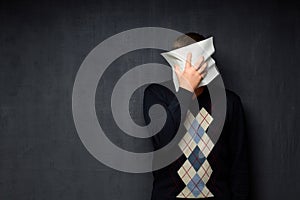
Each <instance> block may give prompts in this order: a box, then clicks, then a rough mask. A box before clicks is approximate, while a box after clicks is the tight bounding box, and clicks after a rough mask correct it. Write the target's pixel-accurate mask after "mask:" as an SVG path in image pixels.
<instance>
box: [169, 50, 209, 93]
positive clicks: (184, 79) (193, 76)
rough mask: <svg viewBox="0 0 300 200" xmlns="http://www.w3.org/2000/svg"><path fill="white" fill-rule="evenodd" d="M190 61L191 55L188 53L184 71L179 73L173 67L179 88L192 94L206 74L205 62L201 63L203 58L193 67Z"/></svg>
mask: <svg viewBox="0 0 300 200" xmlns="http://www.w3.org/2000/svg"><path fill="white" fill-rule="evenodd" d="M191 61H192V53H188V54H187V58H186V63H185V68H184V70H183V71H182V72H181V71H180V68H179V67H178V66H177V65H175V73H176V75H177V78H178V81H179V87H182V88H185V89H187V90H189V91H191V92H194V90H195V89H196V88H197V87H198V85H199V84H200V82H201V81H202V79H203V78H204V77H205V75H206V73H207V72H206V71H205V69H206V67H207V62H203V61H204V57H203V56H201V57H200V58H199V60H198V61H197V62H196V63H195V66H193V65H192V63H191Z"/></svg>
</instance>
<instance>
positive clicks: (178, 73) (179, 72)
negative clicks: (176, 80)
mask: <svg viewBox="0 0 300 200" xmlns="http://www.w3.org/2000/svg"><path fill="white" fill-rule="evenodd" d="M174 68H175V73H176V75H177V77H179V76H180V74H181V71H180V68H179V66H178V65H174Z"/></svg>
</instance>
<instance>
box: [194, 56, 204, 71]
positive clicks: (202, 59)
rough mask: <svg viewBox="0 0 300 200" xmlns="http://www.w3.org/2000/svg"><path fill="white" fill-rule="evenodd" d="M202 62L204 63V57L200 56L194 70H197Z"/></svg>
mask: <svg viewBox="0 0 300 200" xmlns="http://www.w3.org/2000/svg"><path fill="white" fill-rule="evenodd" d="M203 61H204V56H200V58H199V60H197V62H196V63H195V68H196V70H199V68H200V67H201V65H202V64H203Z"/></svg>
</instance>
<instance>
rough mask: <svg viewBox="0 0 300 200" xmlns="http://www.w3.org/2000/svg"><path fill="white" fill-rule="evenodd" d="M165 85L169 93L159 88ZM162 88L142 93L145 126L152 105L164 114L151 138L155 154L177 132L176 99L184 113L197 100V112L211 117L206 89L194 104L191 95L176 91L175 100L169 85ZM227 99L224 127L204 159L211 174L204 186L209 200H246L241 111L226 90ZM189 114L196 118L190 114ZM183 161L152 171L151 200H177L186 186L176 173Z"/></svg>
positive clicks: (152, 87)
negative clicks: (210, 195) (160, 108)
mask: <svg viewBox="0 0 300 200" xmlns="http://www.w3.org/2000/svg"><path fill="white" fill-rule="evenodd" d="M164 84H166V85H168V88H171V90H169V89H168V88H167V87H164V86H162V85H164ZM164 84H162V85H160V84H150V85H149V86H148V87H147V88H146V89H145V92H144V104H143V111H144V118H145V122H146V124H148V123H149V122H150V118H149V116H148V110H149V108H150V107H151V106H152V105H153V104H160V105H162V106H163V107H164V108H165V110H166V112H167V121H166V123H165V125H164V127H163V128H162V129H161V131H159V132H158V133H157V134H156V135H154V136H153V137H152V142H153V147H154V150H157V149H160V148H162V147H163V146H165V145H166V144H168V143H169V142H170V141H171V140H172V139H173V137H174V135H175V134H176V132H177V130H178V128H180V127H179V124H180V116H181V115H180V113H181V111H180V105H181V104H179V101H178V99H177V98H181V101H180V102H184V105H185V104H187V106H186V107H185V108H183V110H184V112H186V111H187V109H188V108H189V105H190V104H191V102H192V101H196V100H197V101H198V103H199V108H200V109H201V108H202V107H204V108H205V109H206V110H207V112H208V113H210V114H211V100H210V96H209V91H208V88H207V87H206V86H205V87H204V91H203V92H202V94H201V95H199V96H198V97H197V98H195V99H194V100H193V99H192V92H190V91H188V90H185V89H183V88H179V91H178V93H177V98H176V96H175V95H174V93H175V92H174V86H173V87H172V86H170V84H172V83H171V82H166V83H164ZM226 98H227V112H226V120H225V123H224V127H223V130H222V133H221V135H220V137H219V139H218V141H217V143H216V144H215V146H214V148H213V149H212V151H211V152H210V154H209V155H208V157H207V160H208V162H209V164H210V166H211V168H212V170H213V172H212V174H211V177H210V179H209V181H208V182H207V183H206V186H207V188H208V189H209V190H210V191H211V193H212V194H213V195H214V197H210V198H208V199H211V200H242V199H248V163H247V161H248V159H247V140H246V128H245V117H244V110H243V106H242V102H241V99H240V97H239V96H238V95H237V94H235V93H234V92H232V91H230V90H228V89H226ZM181 106H182V105H181ZM192 110H193V109H191V110H190V111H192ZM192 114H193V115H194V116H196V115H197V113H193V112H192ZM150 131H151V130H150ZM154 159H155V158H154ZM185 160H186V157H185V155H184V154H182V155H181V156H180V157H179V158H178V159H177V160H176V161H174V162H173V163H171V164H170V165H168V166H166V167H164V168H162V169H159V170H156V171H153V177H154V181H153V190H152V198H151V199H152V200H172V199H174V200H175V199H178V198H176V196H177V195H178V194H179V193H180V192H181V191H182V190H183V189H184V187H185V184H184V182H183V181H182V180H181V178H180V177H179V175H178V174H177V171H178V170H179V168H180V167H181V166H182V164H183V163H184V162H185Z"/></svg>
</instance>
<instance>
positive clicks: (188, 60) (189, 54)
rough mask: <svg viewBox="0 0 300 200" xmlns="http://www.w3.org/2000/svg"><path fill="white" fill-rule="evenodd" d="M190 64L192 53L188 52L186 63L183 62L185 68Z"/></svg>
mask: <svg viewBox="0 0 300 200" xmlns="http://www.w3.org/2000/svg"><path fill="white" fill-rule="evenodd" d="M191 63H192V53H191V52H189V53H188V54H187V56H186V62H185V67H186V68H188V67H191Z"/></svg>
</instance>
